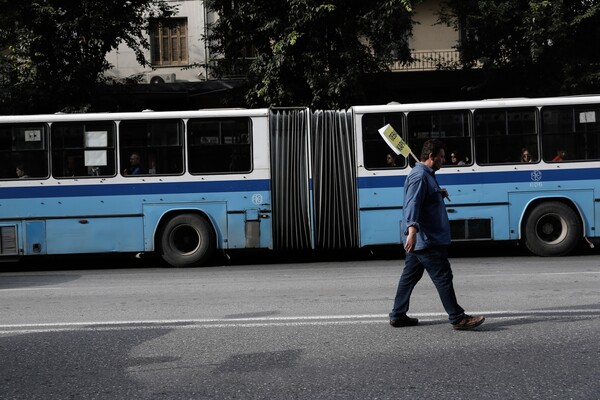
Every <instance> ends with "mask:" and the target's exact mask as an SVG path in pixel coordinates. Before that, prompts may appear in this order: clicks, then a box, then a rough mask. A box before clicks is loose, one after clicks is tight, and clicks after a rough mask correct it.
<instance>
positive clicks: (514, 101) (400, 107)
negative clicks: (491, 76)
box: [352, 94, 600, 114]
mask: <svg viewBox="0 0 600 400" xmlns="http://www.w3.org/2000/svg"><path fill="white" fill-rule="evenodd" d="M598 103H600V95H597V94H596V95H578V96H559V97H540V98H506V99H504V98H499V99H487V100H469V101H448V102H431V103H406V104H402V103H390V104H385V105H365V106H353V107H352V110H353V111H354V112H355V113H358V114H363V113H373V112H394V111H395V112H399V111H407V112H408V111H427V110H464V109H477V108H498V107H527V106H530V107H533V106H552V105H568V104H598Z"/></svg>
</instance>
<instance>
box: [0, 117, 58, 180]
mask: <svg viewBox="0 0 600 400" xmlns="http://www.w3.org/2000/svg"><path fill="white" fill-rule="evenodd" d="M47 135H48V128H47V125H46V124H1V125H0V179H19V176H17V173H16V169H17V166H21V167H22V168H23V169H24V170H25V172H26V174H25V175H24V176H25V177H26V178H47V177H48V146H47Z"/></svg>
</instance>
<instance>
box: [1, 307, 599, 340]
mask: <svg viewBox="0 0 600 400" xmlns="http://www.w3.org/2000/svg"><path fill="white" fill-rule="evenodd" d="M469 314H471V315H484V316H485V317H486V318H488V321H490V320H515V319H524V318H534V319H543V318H547V317H548V316H552V317H554V318H575V317H586V316H589V315H596V316H597V315H599V314H600V308H593V309H572V310H529V311H521V310H505V311H473V312H469ZM410 315H411V316H412V317H417V318H419V319H420V320H421V321H422V322H425V321H438V320H441V321H447V315H446V314H444V313H411V314H410ZM387 318H388V316H387V314H364V315H317V316H295V317H254V318H219V319H217V318H209V319H179V320H177V319H176V320H139V321H134V320H131V321H89V322H65V323H44V324H0V334H24V333H33V332H37V333H39V332H64V331H78V330H81V331H111V330H143V329H165V328H171V329H207V328H210V329H213V328H224V327H227V328H231V327H237V328H258V327H269V326H307V325H315V326H318V325H320V326H326V325H344V324H356V323H360V324H374V323H377V324H380V323H382V322H385V321H387Z"/></svg>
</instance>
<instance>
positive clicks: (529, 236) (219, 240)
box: [0, 96, 600, 267]
mask: <svg viewBox="0 0 600 400" xmlns="http://www.w3.org/2000/svg"><path fill="white" fill-rule="evenodd" d="M599 113H600V96H581V97H556V98H541V99H504V100H485V101H471V102H448V103H419V104H388V105H381V106H355V107H352V108H350V109H348V110H316V111H312V110H309V109H305V108H270V109H266V108H265V109H256V110H246V109H229V110H198V111H180V112H153V111H146V112H137V113H98V114H53V115H31V116H1V117H0V259H14V258H21V257H26V256H30V257H34V256H38V255H47V254H83V253H155V254H159V255H160V256H161V257H162V258H163V259H164V260H165V261H166V263H168V264H169V265H172V266H176V267H185V266H198V265H202V264H203V263H205V262H206V261H207V260H208V258H209V257H210V256H211V254H212V253H213V252H215V251H216V250H222V251H228V250H233V249H249V248H260V249H274V250H287V249H292V250H304V249H317V250H319V249H351V248H361V247H366V246H375V245H389V244H399V243H400V220H401V218H402V197H403V191H402V186H403V184H404V179H405V177H406V175H407V174H408V172H409V171H410V168H411V165H412V164H411V162H409V160H405V159H403V158H402V157H401V156H399V157H398V159H396V163H395V164H394V163H389V164H388V163H387V162H386V157H387V155H388V153H391V151H390V150H389V148H387V145H386V144H385V142H384V141H383V139H382V138H381V136H380V135H379V132H378V130H379V128H381V127H382V126H384V125H386V124H391V125H392V126H393V127H394V128H395V129H396V131H398V132H399V133H401V135H402V136H403V138H404V139H405V141H406V142H407V143H408V145H409V146H410V147H411V148H412V149H413V151H415V152H416V153H418V151H419V150H420V147H421V145H422V144H423V142H424V141H425V140H427V139H429V138H432V137H437V138H442V139H443V140H444V142H445V143H446V152H447V154H448V155H450V154H451V153H454V154H455V155H456V156H457V157H460V158H461V162H460V163H456V164H448V165H447V166H445V167H444V168H442V169H441V170H440V171H438V173H437V174H436V175H437V176H438V180H439V182H440V184H441V185H442V186H444V187H446V188H447V189H448V191H449V194H450V198H451V200H452V201H451V202H450V203H448V204H447V209H448V213H449V217H450V220H451V225H452V237H453V240H455V241H461V240H462V241H465V240H467V241H470V240H487V241H521V242H523V243H525V244H526V246H527V247H528V248H529V249H530V250H531V252H532V253H534V254H537V255H541V256H555V255H563V254H567V253H569V252H571V251H572V250H573V249H574V248H575V247H576V246H577V245H578V244H579V243H581V242H582V241H587V242H588V243H590V244H591V242H592V241H594V239H596V238H598V237H599V236H600V234H598V233H597V232H598V230H597V229H596V225H597V224H598V222H599V218H600V214H598V215H597V214H596V211H597V208H598V207H599V205H598V204H599V198H600V195H599V189H600V187H599V183H600V180H599V178H600V173H599V172H597V171H600V170H599V167H600V125H599V123H600V122H598V120H597V118H598V117H599V116H600V114H599ZM525 151H526V152H527V154H529V155H530V159H528V160H527V161H528V162H522V160H521V154H522V153H523V152H525ZM137 160H139V161H140V165H139V167H140V168H139V169H138V170H137V171H136V173H135V174H132V173H131V171H130V170H129V167H130V163H137ZM448 160H449V161H450V157H448ZM529 161H531V162H529ZM17 168H18V169H19V171H17Z"/></svg>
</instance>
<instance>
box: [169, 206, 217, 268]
mask: <svg viewBox="0 0 600 400" xmlns="http://www.w3.org/2000/svg"><path fill="white" fill-rule="evenodd" d="M214 248H215V239H214V234H213V232H212V228H211V226H210V225H209V223H208V222H207V221H206V220H205V219H204V218H202V217H201V216H199V215H195V214H182V215H177V216H175V217H173V218H171V219H170V220H169V221H168V222H167V223H166V224H165V225H164V226H163V227H162V229H161V231H160V235H159V248H158V250H159V253H160V255H161V257H162V258H163V260H165V261H166V262H167V263H168V264H170V265H171V266H173V267H192V266H199V265H201V264H202V263H204V262H206V261H207V260H208V259H209V258H210V256H211V255H212V253H213V251H214Z"/></svg>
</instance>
